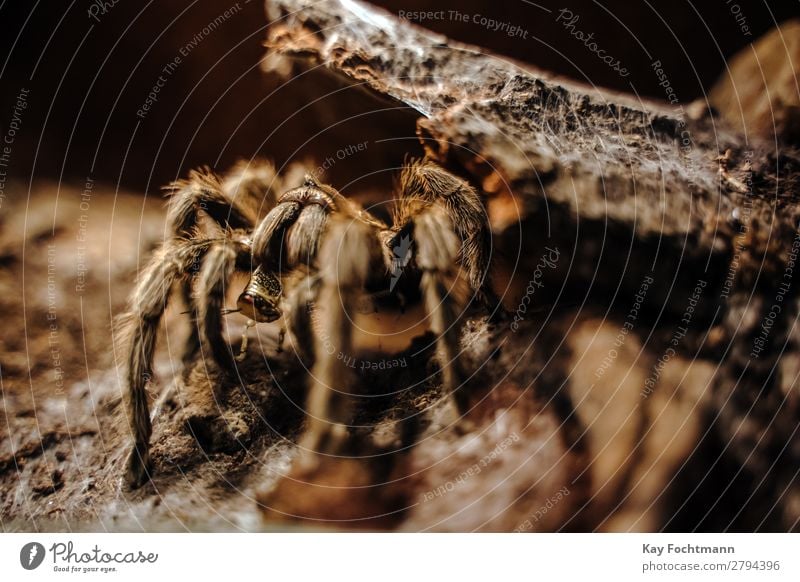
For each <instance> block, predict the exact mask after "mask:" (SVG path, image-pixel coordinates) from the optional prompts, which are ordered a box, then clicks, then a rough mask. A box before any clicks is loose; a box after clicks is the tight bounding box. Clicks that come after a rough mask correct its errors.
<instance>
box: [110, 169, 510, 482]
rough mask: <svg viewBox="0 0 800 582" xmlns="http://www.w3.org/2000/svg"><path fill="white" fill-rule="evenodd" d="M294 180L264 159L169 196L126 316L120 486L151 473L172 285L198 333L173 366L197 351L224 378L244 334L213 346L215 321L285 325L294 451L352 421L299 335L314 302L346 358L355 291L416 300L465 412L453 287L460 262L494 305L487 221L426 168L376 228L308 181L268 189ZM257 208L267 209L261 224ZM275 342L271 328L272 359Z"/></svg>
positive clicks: (415, 172)
mask: <svg viewBox="0 0 800 582" xmlns="http://www.w3.org/2000/svg"><path fill="white" fill-rule="evenodd" d="M293 173H294V174H296V171H294V172H293V171H290V172H288V174H289V175H287V176H285V177H284V179H283V180H282V181H281V180H279V179H278V178H277V177H276V175H275V172H274V169H273V167H272V166H271V165H269V164H260V165H258V166H255V167H252V166H244V165H240V166H239V167H237V168H236V169H235V170H234V171H233V172H232V173H231V175H229V176H228V177H227V178H226V179H224V180H219V179H217V178H216V177H214V176H213V175H211V174H210V173H209V172H207V171H205V172H192V173H191V174H190V176H189V179H188V180H186V181H181V182H178V183H176V184H174V185H173V186H172V187H171V190H172V196H173V202H172V205H171V210H170V212H169V214H168V226H169V228H170V231H171V237H170V238H169V239H168V240H167V241H166V242H165V243H164V244H163V245H162V247H161V248H160V249H159V251H158V252H157V253H156V254H155V256H154V257H153V259H152V260H151V262H150V264H149V265H148V266H147V268H146V269H145V270H144V272H143V274H142V275H141V277H140V280H139V283H138V285H137V286H136V289H135V290H134V292H133V294H132V296H131V299H130V309H129V313H128V314H127V317H126V325H125V330H126V332H127V340H128V343H127V350H128V352H127V353H128V358H127V381H128V398H127V410H128V415H129V421H130V426H131V430H132V433H133V435H134V446H133V450H132V452H131V454H130V456H129V458H128V466H127V473H126V480H127V482H128V484H129V485H131V486H133V487H138V486H140V485H141V484H143V483H144V482H146V480H147V479H149V474H150V472H151V468H150V465H151V460H150V454H149V439H150V435H151V431H152V429H151V420H150V413H149V409H148V404H147V391H146V390H147V384H148V382H149V380H150V378H151V377H152V360H153V353H154V350H155V342H156V335H157V330H158V327H159V323H160V320H161V317H162V315H163V313H164V310H165V309H166V306H167V303H168V300H169V297H170V295H171V290H172V288H173V287H174V286H175V285H176V284H180V286H181V290H182V294H183V297H184V299H185V301H186V302H187V303H188V304H189V307H190V312H191V313H192V314H193V317H195V318H196V322H197V326H196V329H199V333H198V332H197V331H194V333H193V334H192V335H191V337H190V339H189V342H188V345H187V347H186V352H185V357H184V361H189V360H191V358H192V357H193V356H194V355H195V353H196V351H197V350H198V349H199V347H200V344H201V342H202V343H203V345H206V346H207V347H208V349H209V350H210V352H211V354H212V356H213V358H214V359H215V360H216V362H217V363H218V364H219V365H220V367H221V368H222V369H233V368H235V366H236V363H237V361H240V360H241V359H243V358H244V356H245V355H246V349H247V329H245V334H244V337H243V339H242V345H241V348H240V352H239V355H238V356H236V355H234V353H233V350H232V348H231V346H230V345H229V344H228V343H227V342H226V341H225V339H224V334H223V322H222V318H223V316H224V315H225V314H226V313H230V312H234V311H240V312H242V313H243V314H245V315H246V316H248V317H249V318H250V321H248V323H247V327H250V326H252V325H255V324H256V323H261V322H273V321H276V320H277V319H279V318H280V317H281V316H282V315H283V316H284V328H285V329H288V330H289V331H290V332H291V333H292V336H293V338H294V341H293V343H294V345H295V346H299V347H300V349H301V350H303V351H305V352H308V353H309V354H310V355H311V357H312V358H313V365H312V369H311V375H310V378H309V393H308V403H307V408H306V411H307V414H308V416H309V423H308V428H307V429H306V432H305V434H304V436H303V438H302V440H301V443H300V444H301V446H302V447H303V448H305V449H307V450H309V451H315V452H336V451H338V450H339V449H340V447H341V446H342V443H343V442H344V440H345V438H346V431H347V428H346V427H347V426H348V422H349V421H350V420H351V419H350V418H349V415H350V414H351V410H350V406H349V404H348V402H349V400H350V399H349V398H348V396H349V395H350V391H351V388H352V386H351V385H352V382H351V378H350V377H349V376H348V370H347V367H346V366H343V365H342V362H341V359H340V358H337V356H336V355H332V354H329V353H328V350H325V349H322V348H321V345H320V340H319V336H320V334H314V333H313V331H312V329H311V317H310V309H309V308H310V306H312V305H314V306H320V307H321V311H322V315H321V317H320V320H319V321H318V322H317V324H318V325H321V326H322V331H323V332H324V335H325V337H326V340H327V341H329V342H332V343H334V345H336V346H338V350H339V352H340V353H352V349H353V345H352V329H351V322H350V319H349V315H348V314H349V313H352V311H353V310H354V309H356V306H357V304H358V303H359V301H360V300H361V299H362V298H363V297H364V296H366V297H369V298H382V297H383V298H385V297H414V296H415V294H416V296H418V297H420V298H421V299H422V303H423V305H424V308H425V311H426V313H427V315H428V317H429V321H430V323H429V328H430V331H431V332H433V334H435V336H436V338H437V339H436V342H437V359H438V362H439V367H440V369H441V374H442V382H443V388H444V391H445V393H446V394H450V395H452V397H453V398H454V399H455V402H456V405H457V406H458V409H459V411H460V413H461V414H462V415H463V414H464V413H465V412H466V405H467V402H466V397H465V394H464V391H463V390H458V388H459V386H460V385H461V383H462V381H463V378H464V374H463V371H462V366H461V364H460V362H459V357H458V354H459V351H460V350H459V345H458V342H459V326H458V325H457V321H458V317H459V315H460V313H461V311H462V309H463V307H464V305H465V298H464V294H463V293H459V292H455V291H454V290H453V289H454V288H455V287H457V286H458V285H457V283H458V281H459V276H460V274H461V269H459V265H460V266H461V268H462V269H463V274H464V275H465V278H466V281H467V283H468V284H469V286H470V287H471V289H472V290H473V292H474V293H475V294H476V296H477V297H479V298H480V299H481V300H482V301H485V302H487V303H489V304H490V305H491V306H492V307H496V306H497V299H496V297H495V296H494V293H493V291H492V289H491V285H490V282H489V277H488V276H487V273H486V271H487V269H488V266H489V255H490V242H491V241H490V238H489V226H488V220H487V217H486V213H485V211H484V207H483V205H482V204H481V201H480V198H479V196H478V194H477V192H476V191H475V190H474V189H473V188H472V187H471V186H470V185H469V184H468V183H467V182H466V181H464V180H462V179H460V178H458V177H457V176H455V175H453V174H451V173H449V172H448V171H446V170H445V169H443V168H442V167H440V166H438V165H437V164H435V163H434V162H432V161H429V160H412V161H411V162H410V163H408V164H407V165H406V166H405V167H404V169H403V171H402V173H401V176H400V181H399V186H398V190H399V195H400V197H399V200H398V202H397V203H396V204H395V208H394V212H393V217H392V226H388V225H387V224H385V223H384V222H382V221H381V220H379V219H378V218H376V217H375V216H373V215H372V214H370V213H369V212H367V211H365V210H364V209H363V208H362V207H360V206H359V205H358V204H357V203H355V202H354V201H352V200H349V199H348V198H345V197H344V196H342V195H341V194H340V193H339V192H337V191H336V190H335V189H334V188H332V187H331V186H328V185H324V184H321V183H319V182H318V181H317V180H316V179H315V178H314V177H312V176H311V175H309V174H306V175H305V177H304V178H303V180H302V185H301V186H299V187H297V188H294V189H290V190H288V191H286V193H285V194H283V195H282V196H280V197H279V198H278V197H277V196H276V194H275V193H276V192H277V191H279V190H278V187H280V186H281V185H282V184H290V183H291V181H290V179H291V176H290V175H291V174H293ZM295 183H297V182H295ZM260 208H264V209H265V210H267V211H268V212H267V214H266V216H264V217H263V218H262V219H261V220H260V221H259V212H258V211H259V209H260ZM253 267H255V269H253ZM235 271H241V272H245V273H248V274H250V280H249V281H248V283H247V285H246V287H245V289H244V291H243V292H242V293H241V294H240V295H239V298H238V300H237V309H233V310H227V311H226V310H224V309H223V307H224V299H225V288H226V285H227V281H228V279H230V277H231V276H232V275H233V273H234V272H235ZM195 274H196V275H198V276H197V281H196V282H195V284H194V288H193V285H192V276H193V275H195ZM401 275H402V276H401ZM403 301H404V299H403ZM283 336H284V330H283V329H282V330H281V333H280V335H279V340H278V342H279V350H280V345H281V343H282V340H283Z"/></svg>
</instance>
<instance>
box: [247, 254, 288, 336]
mask: <svg viewBox="0 0 800 582" xmlns="http://www.w3.org/2000/svg"><path fill="white" fill-rule="evenodd" d="M282 292H283V288H282V286H281V282H280V280H279V279H278V277H276V276H275V275H274V274H273V273H270V272H268V271H266V270H264V269H262V268H261V267H258V268H257V269H256V270H255V271H253V275H252V276H251V277H250V281H249V282H248V284H247V287H246V288H245V290H244V291H242V293H241V295H239V299H237V300H236V307H237V308H238V309H239V311H240V312H241V313H242V315H244V316H245V317H248V318H250V319H252V320H253V321H255V322H258V323H271V322H273V321H275V320H277V319H279V318H280V317H281V315H282V312H281V309H280V307H278V305H279V302H280V298H281V293H282Z"/></svg>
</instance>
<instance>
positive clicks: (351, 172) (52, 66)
mask: <svg viewBox="0 0 800 582" xmlns="http://www.w3.org/2000/svg"><path fill="white" fill-rule="evenodd" d="M377 3H378V4H381V5H383V6H385V7H386V8H388V9H389V10H392V11H395V12H396V11H398V10H404V11H411V10H432V9H435V10H451V9H452V10H458V11H459V12H461V13H466V14H475V13H478V14H481V15H484V16H486V17H489V18H493V19H496V20H500V21H504V22H510V23H512V24H517V25H519V26H521V27H523V28H524V29H525V30H527V31H528V32H529V34H528V38H527V40H525V39H521V38H511V37H509V36H508V35H505V34H503V33H502V32H499V31H498V32H493V31H490V30H487V29H486V28H484V27H481V26H479V25H476V24H473V23H471V22H469V23H463V22H459V21H455V20H449V19H445V20H439V21H433V20H425V21H424V22H421V24H423V25H424V26H427V27H429V28H433V29H435V30H438V31H440V32H443V33H445V34H447V35H449V36H451V37H452V38H455V39H458V40H461V41H465V42H469V43H473V44H476V45H480V46H483V47H486V48H488V49H490V50H492V51H495V52H498V53H500V54H503V55H507V56H510V57H513V58H515V59H519V60H523V61H527V62H529V63H532V64H534V65H536V66H537V67H540V68H543V69H548V70H551V71H554V72H556V73H559V74H562V75H566V76H570V77H574V78H577V79H580V80H582V81H584V82H587V83H593V84H597V85H601V86H605V87H609V88H612V89H618V90H621V91H626V92H636V93H638V94H639V95H641V96H649V97H654V98H663V97H664V94H663V92H662V89H661V88H660V87H659V86H658V80H657V78H656V76H655V74H654V73H653V71H652V69H651V68H650V63H651V62H652V60H653V59H659V60H660V61H661V62H662V64H663V66H664V68H665V70H666V71H667V72H668V74H669V76H670V80H671V82H672V85H673V87H674V89H675V91H676V92H677V94H678V97H679V98H680V100H681V102H688V101H691V100H693V99H695V98H697V97H703V95H704V92H705V91H706V90H707V89H708V88H709V87H710V86H711V85H712V84H713V82H714V81H715V80H716V79H717V77H718V76H719V75H720V74H722V73H723V72H724V67H725V60H726V58H728V57H729V56H730V55H732V54H733V53H735V52H736V51H738V50H740V49H742V48H743V47H745V46H746V45H747V44H749V43H750V42H752V41H753V40H755V39H756V38H758V36H760V35H761V34H762V33H763V32H764V31H766V30H767V29H769V28H771V27H772V26H774V25H775V24H776V23H777V22H781V21H783V20H785V19H787V18H789V17H791V16H794V15H797V14H800V3H799V2H797V1H783V2H764V1H758V0H739V1H738V2H736V4H737V5H738V6H739V7H740V9H741V15H742V16H743V17H744V18H745V22H746V24H747V26H748V28H749V30H750V31H751V32H752V35H751V36H746V35H744V34H742V31H741V30H740V27H739V24H737V22H736V19H735V17H734V15H733V14H732V13H731V7H732V6H733V4H734V3H730V4H726V2H725V1H724V0H709V1H697V0H695V1H694V2H687V1H684V0H676V1H674V2H660V3H655V2H653V1H649V2H648V1H642V2H621V1H620V2H602V3H601V2H593V1H589V0H569V3H564V2H563V1H562V2H559V3H555V2H549V1H547V0H541V1H540V2H537V3H536V4H537V5H538V6H537V5H533V4H532V3H528V2H525V1H523V0H513V1H511V2H499V1H485V0H482V1H476V0H472V1H470V0H467V1H464V0H461V1H458V2H456V1H455V0H448V1H447V2H438V3H436V7H435V8H432V7H431V6H430V3H429V2H422V1H415V0H381V1H380V2H377ZM234 4H236V3H235V2H228V1H227V0H226V1H221V2H211V1H208V0H195V1H194V2H191V3H189V4H186V3H184V2H172V1H166V0H162V1H160V2H153V1H151V2H147V3H135V2H133V1H131V0H118V3H117V4H116V5H114V6H111V5H110V3H109V8H108V10H107V11H106V13H105V14H102V13H100V14H98V16H97V18H98V19H99V22H96V21H95V20H93V19H91V18H90V17H89V15H88V10H89V8H90V6H92V5H93V3H92V2H89V1H87V0H78V1H76V2H73V3H72V4H70V5H69V6H68V7H62V6H57V7H56V6H53V5H52V4H47V5H45V4H43V3H36V4H35V5H33V6H31V3H30V2H27V1H24V0H14V1H11V2H4V3H2V5H0V55H2V61H0V63H2V69H0V79H1V80H2V85H0V86H2V96H1V98H2V101H0V131H2V135H5V131H6V127H7V125H8V123H9V121H10V120H11V117H12V110H13V106H14V102H15V101H16V95H17V94H18V92H19V90H20V88H26V89H30V96H29V107H28V109H27V110H26V111H25V114H24V117H23V122H22V128H21V130H20V132H19V133H18V135H17V138H16V140H15V143H14V146H13V151H12V155H11V158H12V159H11V166H10V170H11V174H12V176H13V177H14V178H16V179H17V180H21V181H23V182H27V181H29V180H30V179H31V178H52V179H56V180H69V181H74V182H76V183H77V182H83V181H84V180H85V179H86V177H87V176H91V177H92V178H93V179H95V180H97V181H101V182H105V183H107V184H111V185H117V184H119V185H120V186H121V187H124V188H128V189H137V190H144V191H147V192H154V191H157V190H158V188H160V186H161V185H162V184H164V183H165V182H167V181H170V180H172V179H174V178H175V177H177V176H180V175H183V174H185V173H186V171H187V170H188V169H189V168H192V167H195V166H198V165H201V164H207V165H210V166H212V167H214V168H215V169H217V170H224V169H225V168H226V167H227V166H228V165H229V164H231V163H232V162H234V161H235V160H236V159H238V158H240V157H246V158H251V157H252V156H254V155H261V156H265V157H270V158H274V159H275V160H276V161H277V162H278V163H283V162H285V161H286V160H288V159H291V158H298V157H303V156H306V155H312V156H315V157H316V158H317V159H324V158H325V156H326V155H329V154H330V153H331V152H335V150H336V149H337V148H339V147H342V146H344V145H346V144H350V143H356V142H358V141H361V138H360V136H361V135H363V136H365V139H368V138H369V139H373V138H375V137H376V136H380V135H393V136H397V135H398V133H399V134H400V135H408V136H409V137H410V136H413V130H414V124H413V117H412V116H410V115H408V116H407V115H402V114H398V113H397V112H396V111H389V112H386V111H379V110H378V109H382V108H384V107H385V106H386V104H378V103H376V102H372V101H369V100H367V99H366V98H365V97H363V96H360V95H359V96H356V95H355V94H354V93H353V91H352V90H347V89H344V90H340V89H341V86H340V85H338V84H337V83H338V82H337V81H335V80H333V79H330V78H327V77H325V76H323V75H321V74H317V75H309V76H306V77H304V78H303V79H302V80H301V81H293V82H291V83H289V84H286V85H281V84H280V82H279V81H278V80H277V79H276V78H274V77H269V76H266V75H264V74H263V73H262V72H261V71H260V69H259V61H260V59H261V57H262V55H263V53H264V48H263V46H262V43H263V39H264V37H265V26H266V20H265V17H264V9H263V4H262V2H261V1H260V0H252V1H250V2H247V3H245V1H244V0H240V2H239V3H238V6H239V11H238V12H237V13H235V14H234V15H233V16H231V17H230V18H229V19H227V20H226V21H225V22H224V23H222V24H221V26H219V27H218V28H217V29H216V30H215V31H213V32H212V33H210V34H209V35H208V36H206V37H205V38H204V39H203V40H202V42H200V44H199V45H198V46H197V47H196V48H195V49H194V50H193V51H192V52H191V53H190V54H189V55H188V56H187V57H186V58H183V60H182V63H181V64H180V66H179V67H178V68H177V70H176V71H175V73H174V74H173V75H171V76H170V77H169V78H168V80H167V83H166V85H165V87H164V88H163V89H162V91H161V92H160V94H159V100H158V102H157V103H156V104H155V105H154V106H153V108H152V110H151V111H150V112H149V113H148V115H147V117H146V118H145V119H144V120H141V119H139V118H138V117H137V116H136V111H137V109H139V108H140V107H141V106H142V104H143V102H144V101H145V99H146V98H147V94H148V93H149V92H150V89H151V88H152V86H153V85H154V84H155V82H156V80H157V79H158V76H159V74H160V72H161V69H162V68H163V67H164V65H166V64H167V63H168V62H170V61H171V60H172V59H173V58H174V57H175V56H177V55H179V49H180V47H182V46H184V45H186V44H187V43H188V42H189V41H190V40H192V38H193V37H194V36H195V35H196V34H197V33H198V32H200V31H201V30H202V29H203V27H204V26H206V25H207V24H208V23H209V22H211V21H213V20H214V19H215V18H216V17H217V16H218V15H219V14H221V13H222V12H224V11H225V10H226V9H228V8H230V7H231V6H233V5H234ZM541 7H545V8H549V9H551V10H553V12H552V13H549V14H548V13H547V12H546V11H545V10H543V9H542V8H541ZM564 7H566V8H569V9H570V10H572V11H573V12H574V13H575V14H578V15H579V16H580V21H579V23H578V24H577V28H578V29H580V30H584V31H586V32H587V33H588V32H594V34H595V39H596V41H597V43H598V45H599V46H601V47H602V48H604V49H605V50H606V51H607V53H608V54H611V55H614V56H615V57H617V58H619V59H620V60H621V61H622V63H623V64H624V66H625V67H626V68H627V69H628V70H629V71H630V75H629V76H628V77H627V78H622V77H620V76H619V75H618V74H617V73H615V72H614V71H613V70H611V69H610V68H609V67H607V66H606V65H604V64H603V63H601V62H600V61H599V60H598V58H597V56H596V55H594V54H592V53H591V52H590V51H589V50H587V49H586V48H585V47H584V46H583V45H582V44H581V43H580V42H579V41H578V40H576V39H575V38H573V37H571V36H570V35H569V34H568V32H567V31H566V30H565V29H564V28H563V26H562V25H561V24H559V23H556V22H555V13H556V12H557V11H558V10H559V9H560V8H564ZM101 12H102V11H101ZM648 53H649V54H648ZM336 90H339V92H338V93H336V94H335V95H332V96H326V97H325V98H324V99H322V100H321V101H320V102H318V103H316V104H315V105H313V106H310V107H308V108H305V109H304V106H306V105H307V104H309V103H311V102H312V101H315V100H316V99H318V98H319V97H321V96H323V95H326V94H327V93H329V92H331V91H336ZM376 106H377V107H376ZM363 112H367V115H364V116H361V117H358V118H356V119H350V120H349V121H344V122H342V123H338V124H337V122H340V121H342V120H347V119H348V118H350V117H351V116H352V115H354V114H357V113H363ZM320 130H322V131H321V133H318V132H320ZM409 143H411V142H409ZM409 147H415V146H413V145H411V146H409ZM370 154H371V156H370V162H369V163H375V164H389V165H394V164H395V163H396V161H397V160H396V159H395V158H396V156H397V155H398V153H397V152H396V151H394V150H392V151H390V150H388V149H387V150H382V149H381V147H380V146H378V147H373V148H372V150H371V152H370ZM342 166H344V164H342V165H340V166H338V167H335V168H333V169H332V171H331V174H330V175H331V178H332V179H333V180H346V179H348V178H349V177H351V176H357V175H362V174H364V173H365V172H368V171H369V168H363V167H360V168H347V167H342Z"/></svg>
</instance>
